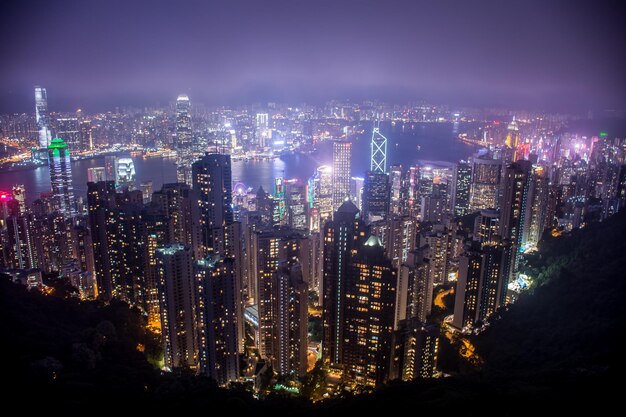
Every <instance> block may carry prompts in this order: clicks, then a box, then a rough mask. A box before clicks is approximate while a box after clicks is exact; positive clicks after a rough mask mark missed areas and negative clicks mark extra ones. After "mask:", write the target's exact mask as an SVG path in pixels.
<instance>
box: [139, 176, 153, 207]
mask: <svg viewBox="0 0 626 417" xmlns="http://www.w3.org/2000/svg"><path fill="white" fill-rule="evenodd" d="M139 190H140V191H141V195H142V196H143V203H144V204H148V203H149V202H150V201H152V193H153V188H152V180H148V181H142V182H141V183H140V184H139Z"/></svg>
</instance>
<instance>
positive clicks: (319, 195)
mask: <svg viewBox="0 0 626 417" xmlns="http://www.w3.org/2000/svg"><path fill="white" fill-rule="evenodd" d="M307 199H308V203H309V209H310V210H311V212H312V214H311V225H310V227H309V229H310V230H311V231H320V230H321V228H322V226H323V225H324V223H326V220H328V219H330V218H331V217H332V215H333V169H332V167H330V166H327V165H322V166H320V167H318V168H316V169H315V173H314V174H313V176H312V177H311V178H310V179H309V184H308V197H307ZM314 210H315V212H313V211H314ZM314 214H315V215H314Z"/></svg>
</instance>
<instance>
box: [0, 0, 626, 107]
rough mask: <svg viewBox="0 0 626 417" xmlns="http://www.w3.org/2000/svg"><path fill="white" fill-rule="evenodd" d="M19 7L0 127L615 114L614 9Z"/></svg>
mask: <svg viewBox="0 0 626 417" xmlns="http://www.w3.org/2000/svg"><path fill="white" fill-rule="evenodd" d="M544 3H548V2H539V1H524V2H521V1H514V2H496V1H479V2H464V3H457V2H450V1H443V2H437V4H434V2H433V3H431V2H421V1H405V0H396V1H387V2H380V1H344V2H328V1H278V0H272V1H249V0H237V1H232V2H211V3H208V2H200V1H179V2H169V1H144V0H140V1H133V2H123V1H117V0H113V1H106V2H101V1H94V2H84V1H65V0H64V1H59V2H45V1H20V2H15V4H12V5H7V4H3V6H2V15H3V16H4V17H5V19H4V24H3V25H2V27H0V36H2V39H3V42H2V45H1V46H0V53H1V54H2V57H3V65H2V68H1V69H0V112H3V113H9V112H10V113H13V112H31V111H33V109H32V107H33V105H32V94H31V93H32V87H33V86H34V85H37V84H39V85H43V86H45V87H46V88H47V89H48V92H49V101H50V108H51V109H54V110H58V111H69V110H75V109H76V108H78V107H83V108H86V109H87V110H107V109H111V108H113V107H114V106H123V105H139V106H144V105H152V104H155V103H156V102H160V103H161V104H166V103H168V102H171V101H173V100H174V99H175V97H176V95H177V94H178V93H187V94H189V95H190V96H191V97H192V98H193V99H194V101H196V102H204V103H207V104H242V103H250V102H263V101H290V102H301V101H307V102H319V101H323V100H328V99H334V98H338V99H341V98H351V99H356V100H358V99H363V98H380V99H383V100H389V101H409V100H416V99H426V100H432V101H434V102H449V103H451V104H453V105H478V106H484V105H485V106H490V105H494V106H509V107H513V108H518V107H524V108H537V109H551V110H559V111H579V112H580V111H585V110H586V109H606V108H620V109H623V108H624V107H625V105H626V94H625V85H626V82H625V78H624V75H623V69H622V68H623V63H624V62H626V59H625V57H626V52H625V50H624V48H623V45H622V42H623V40H624V39H625V38H626V36H625V35H626V32H625V29H624V25H623V24H621V22H619V18H620V14H619V13H618V7H617V5H616V3H615V2H604V3H603V4H595V3H593V2H589V1H576V2H571V1H569V2H549V3H550V4H544Z"/></svg>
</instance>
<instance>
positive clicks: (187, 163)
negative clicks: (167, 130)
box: [175, 94, 193, 184]
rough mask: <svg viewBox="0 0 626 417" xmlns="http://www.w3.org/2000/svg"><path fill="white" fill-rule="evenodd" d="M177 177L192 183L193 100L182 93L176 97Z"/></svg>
mask: <svg viewBox="0 0 626 417" xmlns="http://www.w3.org/2000/svg"><path fill="white" fill-rule="evenodd" d="M175 148H176V155H177V157H176V178H177V181H178V182H182V183H186V184H191V170H190V167H191V163H192V162H193V133H192V130H191V101H190V100H189V97H188V96H187V95H184V94H181V95H179V96H178V98H177V99H176V142H175Z"/></svg>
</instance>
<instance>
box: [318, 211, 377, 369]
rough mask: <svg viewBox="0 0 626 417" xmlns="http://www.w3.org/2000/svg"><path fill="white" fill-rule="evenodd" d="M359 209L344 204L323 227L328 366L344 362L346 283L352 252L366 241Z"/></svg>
mask: <svg viewBox="0 0 626 417" xmlns="http://www.w3.org/2000/svg"><path fill="white" fill-rule="evenodd" d="M365 231H366V227H365V223H363V222H362V221H361V219H360V217H359V209H357V208H356V206H355V205H354V204H353V203H351V202H350V201H346V202H344V203H343V204H342V205H341V207H339V209H338V210H337V211H336V212H335V214H334V216H333V219H332V220H331V221H329V222H327V223H326V225H325V226H324V237H323V239H324V261H323V268H324V270H323V278H322V280H323V282H322V292H323V303H322V305H323V312H322V320H323V331H322V349H323V351H322V356H323V358H324V361H325V362H327V363H330V364H331V365H340V364H342V363H343V353H344V350H343V345H344V341H345V339H346V338H345V336H344V326H343V324H344V321H345V308H346V306H345V303H346V280H347V279H348V270H349V265H350V260H351V258H352V254H353V251H354V250H356V249H357V248H358V247H359V245H360V244H361V242H363V241H364V240H365Z"/></svg>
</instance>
